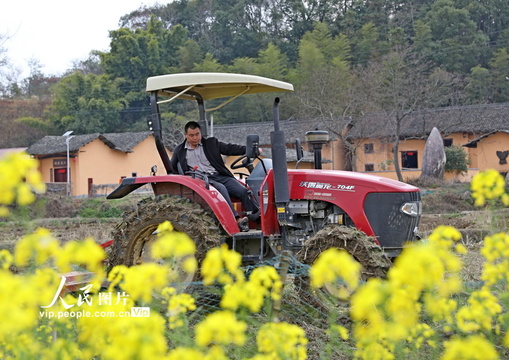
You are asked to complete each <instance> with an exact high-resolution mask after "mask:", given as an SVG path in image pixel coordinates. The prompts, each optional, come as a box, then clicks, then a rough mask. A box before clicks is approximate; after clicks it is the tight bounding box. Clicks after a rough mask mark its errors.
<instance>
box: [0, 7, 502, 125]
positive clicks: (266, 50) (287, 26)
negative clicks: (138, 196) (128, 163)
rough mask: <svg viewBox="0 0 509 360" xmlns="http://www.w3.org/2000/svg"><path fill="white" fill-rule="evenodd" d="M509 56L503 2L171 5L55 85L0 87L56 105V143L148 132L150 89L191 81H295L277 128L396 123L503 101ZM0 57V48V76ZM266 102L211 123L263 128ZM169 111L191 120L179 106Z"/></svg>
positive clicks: (1, 56)
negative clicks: (161, 80)
mask: <svg viewBox="0 0 509 360" xmlns="http://www.w3.org/2000/svg"><path fill="white" fill-rule="evenodd" d="M0 40H1V37H0ZM0 44H1V42H0ZM508 49H509V2H507V1H501V0H486V1H482V2H479V1H476V0H423V1H419V2H408V1H401V0H388V1H385V0H384V1H382V0H350V1H341V0H332V1H330V0H328V1H324V0H298V1H297V0H281V1H274V0H265V1H261V0H254V1H253V0H251V1H245V0H241V1H237V0H236V1H233V0H209V1H204V0H177V1H173V2H170V3H167V4H158V5H156V6H153V7H148V6H142V7H140V8H139V9H137V10H135V11H133V12H131V13H129V14H126V15H124V16H123V17H122V18H121V19H120V26H119V28H118V29H115V30H112V31H110V47H109V49H108V50H107V51H104V52H98V51H92V52H91V54H90V57H89V59H85V60H83V61H82V62H79V63H77V64H74V67H73V68H72V69H69V70H68V72H67V73H66V75H65V76H63V77H62V78H61V79H57V81H50V80H46V79H45V78H44V76H41V75H42V74H40V73H37V72H34V73H33V74H32V75H31V77H30V78H28V79H25V80H24V81H23V82H16V80H15V79H14V78H8V77H6V76H4V77H1V78H0V79H1V80H0V85H1V86H0V95H1V97H2V98H5V99H17V98H18V99H19V98H28V97H31V96H46V97H47V98H51V99H52V103H51V104H50V105H49V106H48V107H47V108H46V111H45V112H44V113H43V115H42V116H41V117H40V122H41V123H44V124H45V126H46V128H47V129H51V130H48V131H53V132H55V133H58V132H61V131H62V130H68V129H71V128H72V130H74V131H75V132H76V133H84V132H106V131H126V130H132V129H137V130H138V129H143V128H144V124H145V118H146V116H147V114H148V113H149V101H148V96H147V94H146V93H145V91H144V87H145V81H146V78H147V77H149V76H154V75H161V74H165V73H175V72H193V71H223V72H239V73H249V74H256V75H262V76H267V77H271V78H275V79H279V80H285V81H290V82H292V83H293V84H294V85H295V89H296V92H295V95H292V96H290V97H289V101H288V102H287V103H288V104H290V105H291V106H287V107H282V112H283V113H282V116H283V117H291V116H293V117H300V118H304V117H319V116H323V117H329V118H337V119H347V118H355V117H356V116H358V115H359V114H362V113H366V112H369V111H373V110H374V109H378V110H380V109H383V110H384V111H389V108H391V107H392V108H391V111H394V112H398V111H399V112H401V114H403V113H404V112H405V111H411V110H412V109H415V101H416V100H417V97H418V98H419V107H426V106H428V107H431V106H450V105H464V104H484V103H490V102H491V103H493V102H507V101H508V97H509V88H508V86H509V82H507V80H506V77H507V75H508V74H509V55H508V53H509V50H508ZM402 54H404V56H403V55H402ZM5 55H6V53H5V51H3V50H2V46H1V45H0V72H1V73H2V74H6V73H7V70H8V62H7V58H6V57H5ZM7 55H8V54H7ZM416 64H419V65H418V66H417V65H416ZM396 70H398V71H397V72H396ZM437 74H440V75H437ZM444 74H445V75H444ZM440 76H444V77H443V79H454V80H453V82H452V83H451V86H449V87H446V86H444V85H443V84H442V85H440V89H441V90H440V99H437V97H436V96H433V94H432V93H431V92H428V93H426V94H422V93H421V94H417V93H416V91H414V90H413V88H415V89H430V88H429V87H430V86H431V85H430V84H437V79H439V78H440ZM451 81H452V80H451ZM54 82H56V84H55V85H52V84H53V83H54ZM452 85H453V86H452ZM453 88H454V89H453ZM401 91H403V93H401ZM426 91H431V90H426ZM442 91H445V92H446V93H445V94H443V93H442ZM411 94H415V96H414V99H409V97H411ZM402 95H406V97H407V99H405V97H404V96H402ZM417 95H419V96H417ZM262 101H264V96H263V95H256V96H251V97H246V98H245V99H244V98H243V99H241V101H240V102H238V103H237V104H233V103H232V104H231V106H230V105H229V106H227V107H225V108H223V109H222V110H220V111H218V112H217V113H215V114H214V121H215V122H217V123H231V122H239V121H248V120H249V121H261V120H267V119H268V118H269V117H270V113H268V112H267V111H270V109H268V110H264V109H263V107H262V106H261V102H262ZM165 111H166V112H167V113H168V114H173V115H172V116H174V117H173V118H178V117H188V118H189V117H193V116H196V114H195V112H194V111H195V110H194V109H193V108H191V107H189V106H188V105H186V104H181V103H179V102H176V103H175V104H173V105H172V106H170V107H169V108H168V109H167V110H165ZM240 114H241V116H240ZM3 121H5V120H4V119H2V117H1V115H0V123H1V122H3Z"/></svg>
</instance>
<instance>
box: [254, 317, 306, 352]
mask: <svg viewBox="0 0 509 360" xmlns="http://www.w3.org/2000/svg"><path fill="white" fill-rule="evenodd" d="M256 343H257V344H258V351H259V352H260V353H262V354H266V355H269V356H274V358H275V359H288V360H304V359H307V348H306V346H307V343H308V339H307V338H306V333H305V332H304V330H303V329H302V328H300V327H299V326H297V325H293V324H288V323H284V322H280V323H266V324H263V325H262V327H261V328H260V330H259V331H258V335H257V336H256Z"/></svg>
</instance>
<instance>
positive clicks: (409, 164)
mask: <svg viewBox="0 0 509 360" xmlns="http://www.w3.org/2000/svg"><path fill="white" fill-rule="evenodd" d="M401 166H402V167H403V169H405V168H406V169H417V168H418V163H417V151H402V152H401Z"/></svg>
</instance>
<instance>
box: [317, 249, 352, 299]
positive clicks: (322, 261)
mask: <svg viewBox="0 0 509 360" xmlns="http://www.w3.org/2000/svg"><path fill="white" fill-rule="evenodd" d="M360 271H361V265H360V264H359V263H358V262H357V261H355V259H354V258H353V257H352V256H351V255H350V254H349V253H347V252H346V251H345V250H339V249H336V248H330V249H327V250H325V251H324V252H322V253H321V254H320V255H319V256H318V259H317V260H316V261H315V263H314V264H313V266H312V267H311V269H310V270H309V276H310V278H311V286H313V287H314V288H320V287H322V286H325V285H326V284H333V283H336V284H337V283H338V278H339V280H340V281H341V282H343V283H344V284H345V285H344V286H341V285H339V284H337V285H338V286H337V290H338V291H337V293H336V294H333V295H335V296H337V297H339V298H342V299H345V298H347V297H348V296H350V294H351V293H352V292H353V291H354V290H355V289H356V288H357V286H358V284H359V278H360Z"/></svg>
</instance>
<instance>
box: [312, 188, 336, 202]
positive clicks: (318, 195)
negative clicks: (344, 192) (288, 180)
mask: <svg viewBox="0 0 509 360" xmlns="http://www.w3.org/2000/svg"><path fill="white" fill-rule="evenodd" d="M304 199H313V200H326V201H334V200H336V197H335V196H332V194H331V193H328V192H318V191H313V190H306V191H305V192H304Z"/></svg>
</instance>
